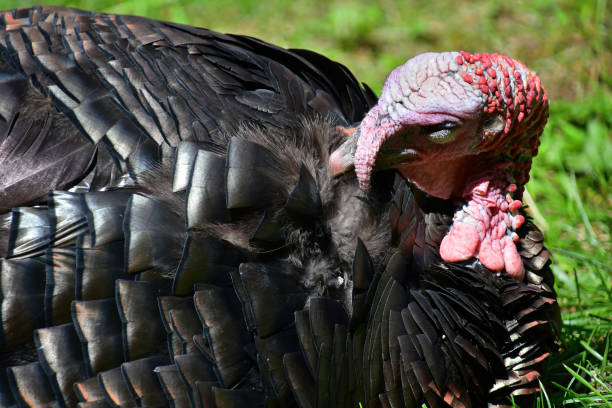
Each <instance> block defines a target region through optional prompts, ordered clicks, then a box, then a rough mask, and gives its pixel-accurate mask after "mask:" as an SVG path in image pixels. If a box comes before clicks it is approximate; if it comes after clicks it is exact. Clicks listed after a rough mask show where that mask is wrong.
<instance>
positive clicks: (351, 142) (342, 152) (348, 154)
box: [329, 129, 359, 177]
mask: <svg viewBox="0 0 612 408" xmlns="http://www.w3.org/2000/svg"><path fill="white" fill-rule="evenodd" d="M358 140H359V129H356V130H355V131H354V132H352V133H350V134H348V138H347V139H346V141H345V142H344V143H342V145H340V147H339V148H337V149H336V150H334V152H333V153H332V154H331V156H329V164H330V167H331V171H332V175H333V176H334V177H339V176H341V175H343V174H345V173H348V172H349V171H352V170H353V169H354V168H355V152H356V151H357V141H358Z"/></svg>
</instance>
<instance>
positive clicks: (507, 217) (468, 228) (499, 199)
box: [440, 180, 525, 280]
mask: <svg viewBox="0 0 612 408" xmlns="http://www.w3.org/2000/svg"><path fill="white" fill-rule="evenodd" d="M469 191H470V196H469V198H468V200H467V203H466V205H465V206H464V207H463V208H462V209H461V210H459V211H457V213H456V214H455V217H454V220H453V226H452V228H451V230H450V232H449V233H448V234H447V235H446V236H445V237H444V239H443V240H442V243H441V244H440V256H441V257H442V259H444V260H445V261H447V262H458V261H465V260H468V259H470V258H472V257H476V256H477V257H478V259H479V260H480V262H482V264H483V265H484V266H485V267H487V268H489V269H490V270H492V271H501V270H502V269H505V270H506V272H507V273H508V274H510V275H511V276H513V277H514V278H516V279H518V280H522V279H523V278H524V276H525V268H524V267H523V261H522V260H521V257H520V255H519V253H518V251H517V249H516V245H515V244H514V242H516V241H517V240H518V235H517V234H516V232H514V231H515V230H517V229H518V228H520V227H521V226H522V225H523V223H524V222H525V218H524V217H523V216H522V215H520V214H518V210H519V208H521V206H522V203H521V201H520V200H514V199H513V198H512V196H511V195H510V193H514V192H515V191H516V185H514V184H510V185H509V186H507V187H506V186H505V185H504V183H500V182H493V183H491V182H489V181H488V180H482V181H480V182H477V183H475V184H474V185H473V186H470V187H469Z"/></svg>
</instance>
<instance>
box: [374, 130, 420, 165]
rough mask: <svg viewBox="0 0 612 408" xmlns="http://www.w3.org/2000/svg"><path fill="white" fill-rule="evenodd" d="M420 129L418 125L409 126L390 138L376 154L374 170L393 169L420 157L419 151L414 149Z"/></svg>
mask: <svg viewBox="0 0 612 408" xmlns="http://www.w3.org/2000/svg"><path fill="white" fill-rule="evenodd" d="M418 131H419V128H418V127H413V128H411V127H407V128H404V129H403V130H402V132H401V133H400V134H397V135H393V136H392V137H391V138H389V139H388V140H387V141H386V142H385V143H384V144H383V145H382V146H381V147H380V150H379V151H378V154H377V155H376V163H375V165H374V171H378V170H386V169H391V168H393V167H397V166H399V165H400V164H405V163H410V162H412V161H414V160H415V159H416V158H417V157H418V153H417V151H416V150H415V149H413V146H414V140H415V137H416V135H417V134H418Z"/></svg>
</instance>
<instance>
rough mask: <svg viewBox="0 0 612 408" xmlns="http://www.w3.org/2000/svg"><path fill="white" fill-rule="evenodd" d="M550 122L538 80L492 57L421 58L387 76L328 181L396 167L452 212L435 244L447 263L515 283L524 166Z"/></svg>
mask: <svg viewBox="0 0 612 408" xmlns="http://www.w3.org/2000/svg"><path fill="white" fill-rule="evenodd" d="M547 118H548V102H547V99H546V94H545V92H544V88H543V87H542V86H541V84H540V79H539V77H538V76H536V75H535V74H533V73H532V72H530V71H529V70H528V69H527V67H525V65H524V64H522V63H521V62H519V61H516V60H513V59H511V58H508V57H506V56H503V55H499V54H485V53H481V54H469V53H467V52H446V53H426V54H422V55H419V56H416V57H414V58H412V59H410V60H409V61H408V62H406V63H405V64H404V65H402V66H400V67H398V68H396V69H395V70H393V71H392V72H391V74H390V75H389V77H388V78H387V81H386V83H385V86H384V88H383V91H382V95H381V97H380V99H379V101H378V103H377V105H376V106H374V107H373V108H372V109H371V110H370V111H369V112H368V114H367V115H366V117H365V118H364V119H363V121H362V122H361V124H360V125H359V127H358V128H356V129H355V130H354V131H353V132H350V131H349V132H346V133H347V134H348V135H349V137H348V139H347V140H346V141H345V143H344V144H343V145H342V146H341V147H340V148H339V149H338V150H336V151H335V152H334V153H333V154H332V156H331V158H330V165H331V168H332V171H333V172H334V173H335V174H341V173H343V172H346V171H348V170H350V169H352V168H353V167H354V169H355V172H356V174H357V177H358V179H359V184H360V186H361V188H362V189H363V190H364V191H367V190H369V188H370V179H371V175H372V172H373V171H375V170H379V169H387V168H396V169H397V170H398V171H399V172H400V173H401V174H402V175H403V176H404V177H405V178H406V179H407V180H408V181H410V182H411V183H412V184H414V185H415V186H416V187H418V188H419V189H421V190H422V191H424V192H426V193H427V194H430V195H432V196H434V197H438V198H442V199H451V200H453V201H455V202H457V204H458V206H459V209H458V211H457V212H456V213H455V216H454V220H453V225H452V227H451V229H450V231H449V233H448V234H447V235H446V237H445V238H444V239H443V240H442V243H441V245H440V255H441V257H442V259H443V260H444V261H447V262H457V261H464V260H468V259H471V258H472V257H475V258H478V259H479V260H480V262H482V264H483V265H484V266H486V267H487V268H489V269H491V270H493V271H501V270H506V272H508V273H509V274H510V275H512V276H514V277H515V278H517V279H519V280H522V279H523V277H524V268H523V264H522V261H521V258H520V256H519V254H518V251H517V249H516V246H515V242H516V241H517V240H518V236H517V235H516V233H515V232H514V231H515V230H516V229H518V228H519V227H520V226H521V225H522V224H523V222H524V217H523V216H522V215H520V214H519V213H518V210H519V208H520V207H521V201H520V198H521V196H522V192H523V186H524V184H525V183H526V182H527V181H528V180H529V169H530V167H531V160H532V158H533V156H535V155H536V154H537V148H538V145H539V137H540V135H541V133H542V130H543V128H544V125H545V124H546V120H547Z"/></svg>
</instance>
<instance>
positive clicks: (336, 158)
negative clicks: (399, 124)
mask: <svg viewBox="0 0 612 408" xmlns="http://www.w3.org/2000/svg"><path fill="white" fill-rule="evenodd" d="M414 133H418V129H414V132H411V131H410V130H408V131H404V132H402V133H401V134H399V135H395V136H393V137H392V138H390V139H389V140H387V141H386V142H385V143H384V144H383V145H382V147H381V148H380V151H379V152H378V154H377V155H376V164H375V166H374V171H378V170H386V169H390V168H393V167H396V166H398V165H400V164H403V163H409V162H411V161H414V159H416V158H417V157H418V154H417V151H416V150H414V149H413V148H411V143H410V141H411V139H412V138H413V137H414V136H415V135H414ZM344 134H345V135H347V139H346V141H345V142H344V143H342V145H340V147H339V148H337V149H336V150H334V152H333V153H332V154H331V156H330V157H329V163H330V166H331V170H332V174H333V176H334V177H339V176H341V175H343V174H345V173H347V172H349V171H352V170H353V169H354V168H355V152H356V151H357V141H358V140H359V128H357V129H356V130H355V131H353V132H352V133H344Z"/></svg>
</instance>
